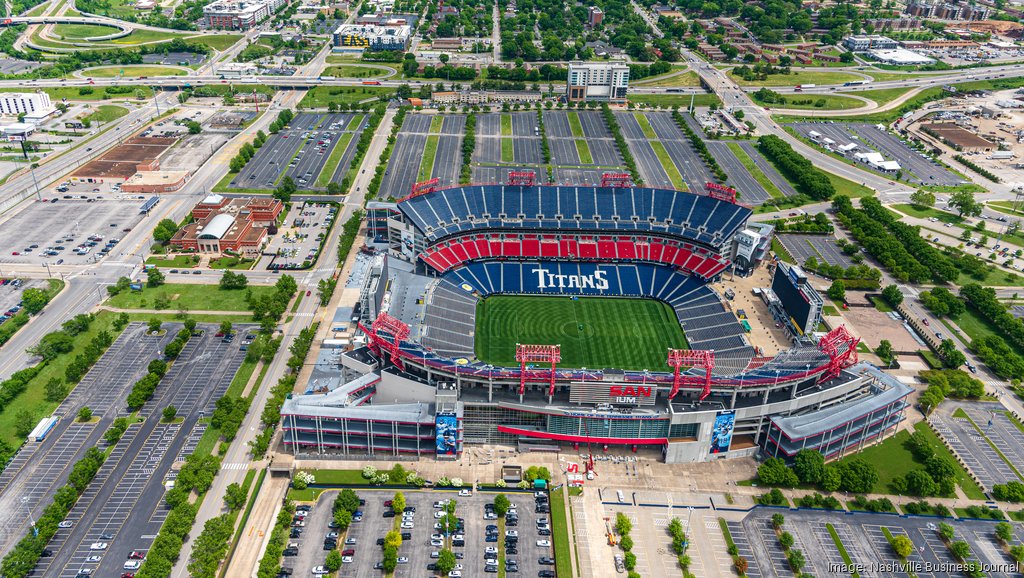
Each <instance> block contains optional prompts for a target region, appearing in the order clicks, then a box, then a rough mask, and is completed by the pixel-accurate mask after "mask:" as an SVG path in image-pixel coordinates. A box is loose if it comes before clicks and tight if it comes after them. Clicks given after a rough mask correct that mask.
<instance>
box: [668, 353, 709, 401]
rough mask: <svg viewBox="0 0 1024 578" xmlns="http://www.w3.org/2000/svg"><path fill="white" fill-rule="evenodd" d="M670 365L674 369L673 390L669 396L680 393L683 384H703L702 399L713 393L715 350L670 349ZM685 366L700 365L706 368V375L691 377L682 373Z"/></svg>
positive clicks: (670, 397) (672, 396)
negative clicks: (681, 370)
mask: <svg viewBox="0 0 1024 578" xmlns="http://www.w3.org/2000/svg"><path fill="white" fill-rule="evenodd" d="M668 366H669V367H671V368H672V369H673V370H674V374H673V377H672V391H671V393H669V394H668V398H669V399H672V398H674V397H675V396H676V394H677V393H679V387H680V386H681V385H683V384H687V385H701V386H702V387H703V391H702V392H701V394H700V399H701V401H703V400H704V398H706V397H707V396H708V395H709V394H710V393H711V370H712V369H714V368H715V352H714V351H713V350H704V349H669V350H668ZM683 367H700V368H703V369H704V377H703V378H700V377H690V376H684V375H680V369H682V368H683Z"/></svg>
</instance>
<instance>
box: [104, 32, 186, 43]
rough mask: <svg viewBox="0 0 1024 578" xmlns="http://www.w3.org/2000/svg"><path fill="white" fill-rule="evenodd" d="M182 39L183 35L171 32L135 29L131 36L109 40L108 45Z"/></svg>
mask: <svg viewBox="0 0 1024 578" xmlns="http://www.w3.org/2000/svg"><path fill="white" fill-rule="evenodd" d="M184 37H185V35H184V34H175V33H171V32H162V31H160V30H148V29H136V30H134V31H133V32H132V33H131V34H129V35H128V36H125V37H124V38H117V39H114V40H111V41H110V43H111V44H122V45H132V44H144V43H148V42H165V41H168V40H174V39H175V38H184ZM198 40H199V41H200V42H202V41H203V40H204V39H203V38H199V39H198Z"/></svg>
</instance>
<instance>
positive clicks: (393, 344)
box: [359, 311, 409, 371]
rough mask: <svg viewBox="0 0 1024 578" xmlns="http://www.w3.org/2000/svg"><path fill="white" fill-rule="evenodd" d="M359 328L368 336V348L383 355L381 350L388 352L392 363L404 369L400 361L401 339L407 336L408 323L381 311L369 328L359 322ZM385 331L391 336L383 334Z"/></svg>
mask: <svg viewBox="0 0 1024 578" xmlns="http://www.w3.org/2000/svg"><path fill="white" fill-rule="evenodd" d="M359 329H361V330H362V331H363V333H365V334H366V335H367V337H369V338H370V349H371V350H373V352H374V353H376V354H377V355H383V352H385V351H386V352H388V353H389V354H390V356H391V361H392V363H394V364H395V365H397V366H398V367H399V368H400V369H401V370H402V371H405V363H403V362H402V357H401V355H400V354H401V345H402V340H403V339H405V338H406V337H409V326H408V325H406V324H405V323H402V322H401V321H399V320H398V319H395V318H394V317H392V316H390V315H388V314H387V313H385V312H383V311H382V312H381V313H380V315H378V316H377V318H376V319H374V320H373V323H372V324H371V325H370V328H369V329H367V328H366V327H365V326H364V325H363V324H362V323H360V324H359ZM385 333H386V334H388V335H390V336H391V337H390V338H389V337H388V336H387V335H384V334H385Z"/></svg>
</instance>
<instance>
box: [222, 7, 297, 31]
mask: <svg viewBox="0 0 1024 578" xmlns="http://www.w3.org/2000/svg"><path fill="white" fill-rule="evenodd" d="M285 4H286V1H285V0H245V1H242V2H238V1H231V0H218V1H216V2H212V3H210V4H207V5H206V6H204V7H203V17H204V18H206V25H207V26H208V27H210V28H215V29H220V30H249V29H251V28H255V27H256V25H257V24H259V23H260V22H262V21H264V20H266V19H267V18H269V17H270V15H271V14H273V13H274V12H276V11H277V9H278V8H280V7H282V6H284V5H285Z"/></svg>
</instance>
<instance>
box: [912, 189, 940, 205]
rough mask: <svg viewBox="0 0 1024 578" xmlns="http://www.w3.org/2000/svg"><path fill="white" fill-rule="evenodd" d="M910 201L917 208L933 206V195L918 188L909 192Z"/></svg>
mask: <svg viewBox="0 0 1024 578" xmlns="http://www.w3.org/2000/svg"><path fill="white" fill-rule="evenodd" d="M910 202H911V204H913V205H914V206H915V207H918V208H925V207H934V206H935V195H934V194H933V193H929V192H928V191H926V190H924V189H918V190H916V191H914V192H913V193H911V194H910Z"/></svg>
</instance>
